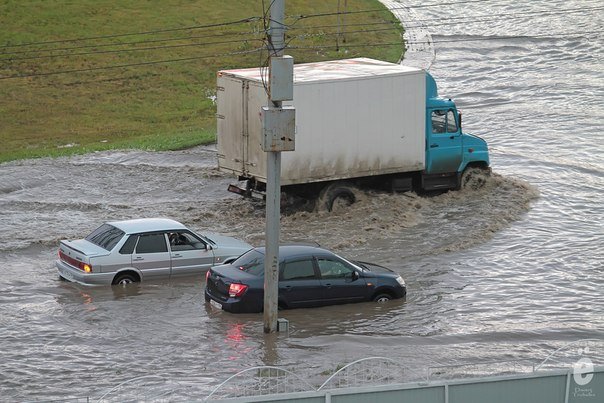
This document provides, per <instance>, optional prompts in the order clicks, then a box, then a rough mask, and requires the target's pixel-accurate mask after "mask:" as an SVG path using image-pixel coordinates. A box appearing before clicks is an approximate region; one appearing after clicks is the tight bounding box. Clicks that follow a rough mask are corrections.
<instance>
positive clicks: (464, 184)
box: [457, 166, 491, 190]
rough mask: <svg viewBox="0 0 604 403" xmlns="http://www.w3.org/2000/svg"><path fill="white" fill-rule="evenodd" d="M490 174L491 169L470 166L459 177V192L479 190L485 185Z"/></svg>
mask: <svg viewBox="0 0 604 403" xmlns="http://www.w3.org/2000/svg"><path fill="white" fill-rule="evenodd" d="M490 174H491V170H490V169H489V168H484V167H481V166H468V167H466V169H464V171H463V173H462V174H461V175H460V176H459V180H458V182H457V190H463V189H472V190H478V189H480V188H482V187H483V186H484V185H485V183H486V182H487V179H488V176H489V175H490Z"/></svg>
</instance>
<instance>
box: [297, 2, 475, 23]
mask: <svg viewBox="0 0 604 403" xmlns="http://www.w3.org/2000/svg"><path fill="white" fill-rule="evenodd" d="M469 3H484V0H463V1H458V2H448V3H431V4H419V5H416V6H401V7H393V8H389V9H386V8H373V9H368V10H357V11H344V12H339V11H338V12H331V13H317V14H302V15H298V16H290V17H292V18H296V22H298V21H299V20H302V19H308V18H316V17H330V16H334V15H345V14H362V13H373V12H376V11H389V10H406V9H416V8H430V7H443V6H447V7H449V6H455V5H459V4H469ZM294 24H295V23H294Z"/></svg>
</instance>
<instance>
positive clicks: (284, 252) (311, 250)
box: [254, 245, 334, 259]
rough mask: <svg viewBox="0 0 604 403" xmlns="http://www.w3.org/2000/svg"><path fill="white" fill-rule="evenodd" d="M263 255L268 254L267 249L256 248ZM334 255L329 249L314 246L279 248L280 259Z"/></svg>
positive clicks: (282, 246) (281, 246) (284, 246)
mask: <svg viewBox="0 0 604 403" xmlns="http://www.w3.org/2000/svg"><path fill="white" fill-rule="evenodd" d="M254 249H255V250H257V251H259V252H260V253H262V254H265V253H266V248H265V247H259V248H254ZM317 254H320V255H334V253H333V252H330V251H328V250H327V249H323V248H320V247H318V246H312V245H280V246H279V259H283V258H289V257H294V256H300V255H317Z"/></svg>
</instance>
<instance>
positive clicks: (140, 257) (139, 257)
mask: <svg viewBox="0 0 604 403" xmlns="http://www.w3.org/2000/svg"><path fill="white" fill-rule="evenodd" d="M132 260H137V261H138V260H145V258H144V257H142V256H136V257H135V258H133V259H132Z"/></svg>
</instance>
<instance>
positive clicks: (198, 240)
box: [56, 218, 252, 285]
mask: <svg viewBox="0 0 604 403" xmlns="http://www.w3.org/2000/svg"><path fill="white" fill-rule="evenodd" d="M251 248H252V246H251V245H249V244H247V243H245V242H243V241H240V240H238V239H235V238H232V237H227V236H222V235H218V234H211V233H208V234H203V235H202V234H197V233H195V232H193V231H191V230H190V229H188V228H187V227H185V226H184V225H183V224H181V223H179V222H177V221H174V220H170V219H167V218H143V219H136V220H126V221H114V222H107V223H105V224H103V225H101V226H100V227H99V228H97V229H96V230H94V231H93V232H92V233H91V234H90V235H88V236H87V237H86V238H85V239H78V240H74V241H67V240H64V241H61V242H60V245H59V258H58V260H57V261H56V266H57V269H58V270H59V275H60V276H61V277H62V278H64V279H65V280H69V281H73V282H77V283H81V284H86V285H95V284H107V285H108V284H128V283H134V282H139V281H143V280H151V279H158V278H169V277H175V276H187V275H192V274H198V273H203V272H205V271H207V270H208V269H209V268H210V267H211V266H214V265H217V264H222V263H224V262H228V261H229V260H233V259H235V258H236V257H238V256H239V255H241V254H242V253H244V252H246V251H248V250H249V249H251Z"/></svg>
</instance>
